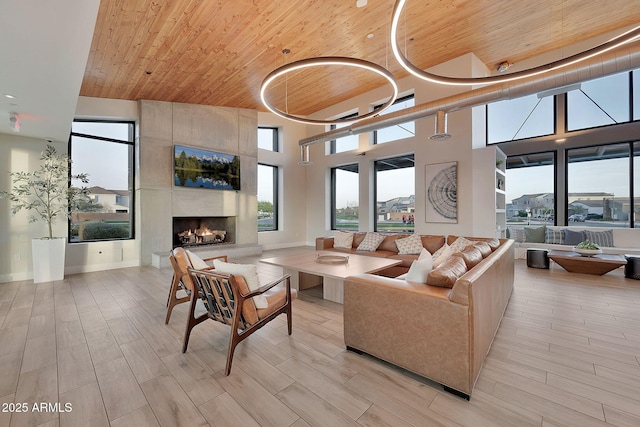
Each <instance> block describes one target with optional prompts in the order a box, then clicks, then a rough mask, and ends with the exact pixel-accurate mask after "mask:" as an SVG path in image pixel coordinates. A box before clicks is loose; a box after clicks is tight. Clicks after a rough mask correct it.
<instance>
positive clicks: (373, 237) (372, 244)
mask: <svg viewBox="0 0 640 427" xmlns="http://www.w3.org/2000/svg"><path fill="white" fill-rule="evenodd" d="M384 238H385V236H383V235H382V234H378V233H367V235H366V236H364V240H362V243H360V245H358V249H357V250H359V251H366V252H375V250H376V249H378V246H380V243H382V241H383V240H384Z"/></svg>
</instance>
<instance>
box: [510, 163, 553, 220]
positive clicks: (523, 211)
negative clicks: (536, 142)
mask: <svg viewBox="0 0 640 427" xmlns="http://www.w3.org/2000/svg"><path fill="white" fill-rule="evenodd" d="M554 164H555V153H553V152H546V153H533V154H527V155H522V156H512V157H508V158H507V171H506V180H507V184H508V185H507V186H506V188H507V207H506V209H507V212H506V213H507V224H508V225H528V224H548V225H553V224H555V211H556V204H555V203H556V200H555V170H554Z"/></svg>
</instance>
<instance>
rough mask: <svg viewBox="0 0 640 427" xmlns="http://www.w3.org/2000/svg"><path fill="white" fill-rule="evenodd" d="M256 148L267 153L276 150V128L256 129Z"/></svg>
mask: <svg viewBox="0 0 640 427" xmlns="http://www.w3.org/2000/svg"><path fill="white" fill-rule="evenodd" d="M258 148H262V149H263V150H269V151H279V150H278V128H272V127H259V128H258Z"/></svg>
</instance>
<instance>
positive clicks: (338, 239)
mask: <svg viewBox="0 0 640 427" xmlns="http://www.w3.org/2000/svg"><path fill="white" fill-rule="evenodd" d="M351 245H353V233H349V232H346V231H338V232H337V233H336V235H335V236H334V237H333V247H334V248H341V249H351Z"/></svg>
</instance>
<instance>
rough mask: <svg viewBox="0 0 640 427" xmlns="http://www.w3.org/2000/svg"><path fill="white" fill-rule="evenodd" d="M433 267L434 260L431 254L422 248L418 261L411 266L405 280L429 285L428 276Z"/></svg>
mask: <svg viewBox="0 0 640 427" xmlns="http://www.w3.org/2000/svg"><path fill="white" fill-rule="evenodd" d="M432 265H433V258H432V257H431V253H429V251H427V250H426V249H424V248H422V252H421V253H420V256H419V257H418V259H417V260H415V261H414V262H413V263H412V264H411V267H410V268H409V271H408V272H407V275H406V276H405V280H406V281H408V282H416V283H427V276H428V275H429V273H430V272H431V268H432Z"/></svg>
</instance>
